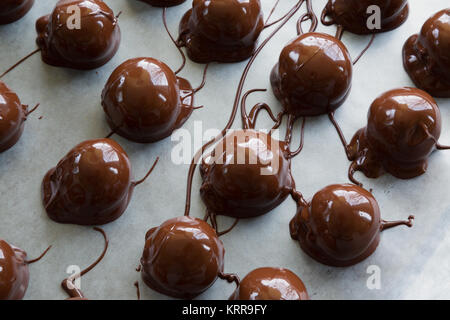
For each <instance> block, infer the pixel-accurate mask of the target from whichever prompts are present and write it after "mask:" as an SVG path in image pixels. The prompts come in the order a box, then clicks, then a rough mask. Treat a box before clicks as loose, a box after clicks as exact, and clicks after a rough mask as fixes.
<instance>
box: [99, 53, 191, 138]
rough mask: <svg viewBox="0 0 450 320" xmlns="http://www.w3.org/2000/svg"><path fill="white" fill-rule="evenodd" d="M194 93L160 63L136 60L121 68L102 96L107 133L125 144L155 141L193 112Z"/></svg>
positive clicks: (150, 59) (113, 74) (145, 59)
mask: <svg viewBox="0 0 450 320" xmlns="http://www.w3.org/2000/svg"><path fill="white" fill-rule="evenodd" d="M193 102H194V90H193V89H192V87H191V85H190V84H189V82H188V81H187V80H185V79H183V78H180V77H177V76H176V75H175V74H174V73H173V71H172V70H171V69H170V68H169V67H168V66H167V65H166V64H164V63H163V62H161V61H158V60H156V59H152V58H136V59H131V60H128V61H126V62H124V63H123V64H121V65H120V66H119V67H118V68H117V69H116V70H115V71H114V72H113V73H112V75H111V76H110V78H109V80H108V82H107V84H106V86H105V88H104V89H103V93H102V105H103V109H104V111H105V114H106V119H107V121H108V124H109V126H110V127H111V129H112V130H113V131H114V132H115V133H117V134H119V135H121V136H122V137H125V138H127V139H129V140H132V141H135V142H140V143H149V142H155V141H159V140H161V139H164V138H166V137H168V136H170V135H171V134H172V132H173V131H174V130H175V129H177V128H179V127H181V125H183V123H184V122H185V121H186V120H187V119H188V118H189V116H190V115H191V113H192V111H193Z"/></svg>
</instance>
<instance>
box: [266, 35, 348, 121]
mask: <svg viewBox="0 0 450 320" xmlns="http://www.w3.org/2000/svg"><path fill="white" fill-rule="evenodd" d="M352 74H353V64H352V61H351V59H350V54H349V53H348V51H347V49H346V47H345V46H344V44H343V43H342V42H341V41H340V40H338V39H336V38H334V37H332V36H329V35H327V34H323V33H315V32H313V33H305V34H303V35H301V36H299V37H298V38H296V39H295V40H293V41H292V42H290V43H289V44H288V45H287V46H286V47H284V49H283V51H282V52H281V55H280V59H279V63H278V64H277V65H275V67H274V68H273V70H272V74H271V77H270V80H271V83H272V89H273V92H274V94H275V96H276V97H277V99H278V100H280V102H281V103H282V105H283V108H284V109H285V111H286V112H287V113H288V114H291V115H294V116H296V117H304V116H318V115H322V114H327V113H330V112H333V111H334V110H336V109H337V108H339V107H340V106H341V105H342V104H343V103H344V101H345V100H346V98H347V96H348V94H349V93H350V88H351V84H352Z"/></svg>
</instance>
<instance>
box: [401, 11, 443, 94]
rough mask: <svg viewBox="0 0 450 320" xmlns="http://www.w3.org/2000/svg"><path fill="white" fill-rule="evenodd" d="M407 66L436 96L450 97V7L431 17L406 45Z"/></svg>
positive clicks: (413, 77) (420, 85) (414, 77)
mask: <svg viewBox="0 0 450 320" xmlns="http://www.w3.org/2000/svg"><path fill="white" fill-rule="evenodd" d="M403 63H404V66H405V70H406V71H407V72H408V74H409V76H410V77H411V79H412V80H413V82H414V84H415V85H416V86H417V87H419V88H420V89H422V90H425V91H426V92H428V93H429V94H431V95H432V96H434V97H443V98H449V97H450V8H448V9H444V10H441V11H439V12H438V13H436V14H434V15H433V16H432V17H431V18H429V19H428V20H427V21H426V22H425V24H424V25H423V27H422V30H421V31H420V33H419V34H415V35H413V36H411V37H410V38H409V39H408V40H407V41H406V43H405V45H404V47H403Z"/></svg>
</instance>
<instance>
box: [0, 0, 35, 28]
mask: <svg viewBox="0 0 450 320" xmlns="http://www.w3.org/2000/svg"><path fill="white" fill-rule="evenodd" d="M33 4H34V0H2V1H0V25H1V24H9V23H12V22H14V21H17V20H19V19H21V18H22V17H23V16H25V15H26V14H27V13H28V11H30V9H31V7H32V6H33Z"/></svg>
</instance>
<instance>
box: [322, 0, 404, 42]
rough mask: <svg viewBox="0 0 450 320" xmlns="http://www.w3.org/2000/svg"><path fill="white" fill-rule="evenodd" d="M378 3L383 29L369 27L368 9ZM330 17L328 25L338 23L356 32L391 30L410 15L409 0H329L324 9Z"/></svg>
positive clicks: (369, 15) (368, 32)
mask: <svg viewBox="0 0 450 320" xmlns="http://www.w3.org/2000/svg"><path fill="white" fill-rule="evenodd" d="M373 5H376V6H378V7H379V8H380V9H381V29H369V28H368V26H367V22H368V19H369V18H370V17H371V16H372V14H373V13H370V14H368V13H367V9H368V8H369V7H370V6H373ZM324 14H325V15H326V16H328V17H329V20H328V22H327V23H326V24H327V25H329V24H337V25H340V26H342V27H343V28H344V30H347V31H350V32H352V33H356V34H370V33H380V32H386V31H391V30H393V29H396V28H398V27H399V26H401V25H402V24H403V23H404V22H405V21H406V19H407V18H408V15H409V5H408V1H407V0H329V1H328V4H327V6H326V7H325V9H324Z"/></svg>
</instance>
